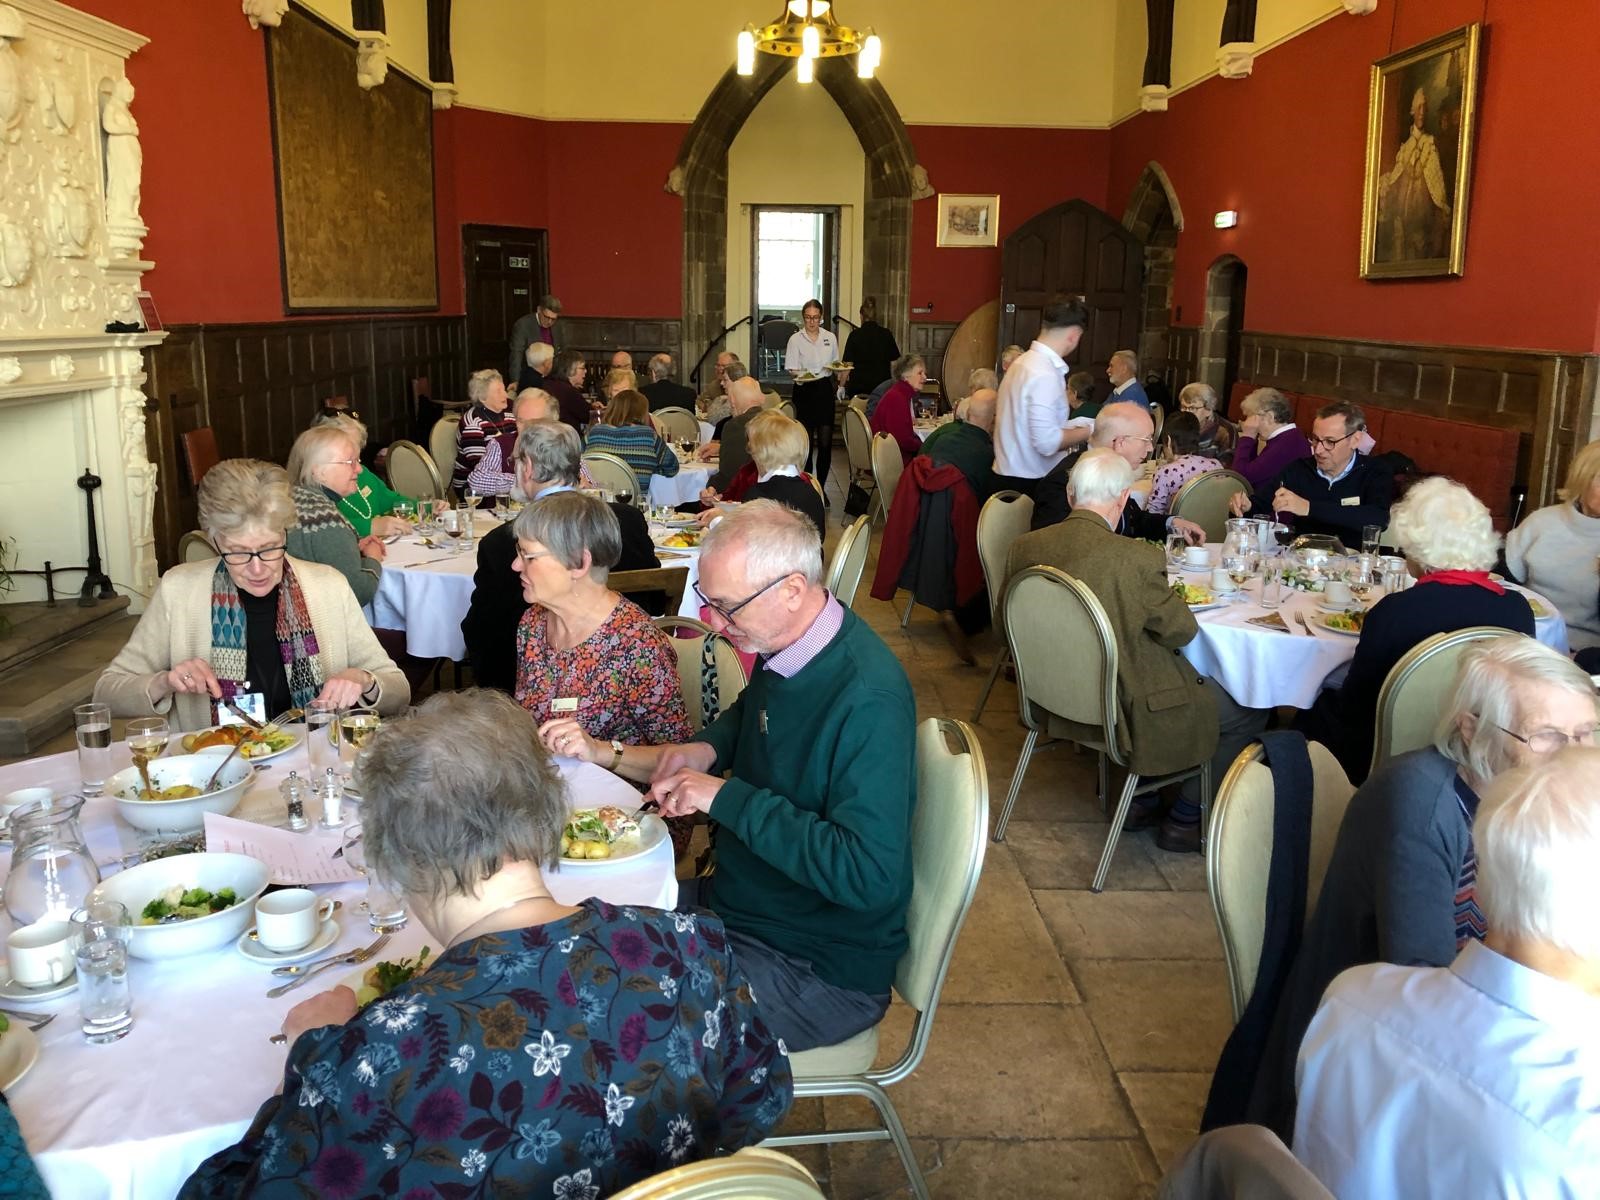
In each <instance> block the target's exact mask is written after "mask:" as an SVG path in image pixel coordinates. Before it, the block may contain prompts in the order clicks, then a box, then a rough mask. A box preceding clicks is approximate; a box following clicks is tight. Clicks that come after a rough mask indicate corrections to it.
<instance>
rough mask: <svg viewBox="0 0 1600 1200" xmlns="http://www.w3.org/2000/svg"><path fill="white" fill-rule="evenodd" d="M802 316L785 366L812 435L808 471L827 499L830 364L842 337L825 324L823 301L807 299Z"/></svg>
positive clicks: (830, 442)
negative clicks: (792, 378)
mask: <svg viewBox="0 0 1600 1200" xmlns="http://www.w3.org/2000/svg"><path fill="white" fill-rule="evenodd" d="M800 320H801V322H802V323H801V326H800V328H799V329H797V330H795V332H794V334H793V335H792V336H791V337H790V338H789V346H788V349H786V350H785V351H784V352H783V369H784V370H785V371H788V372H789V374H790V375H791V376H793V377H794V379H795V385H794V413H795V416H797V417H799V418H800V424H802V425H804V426H805V427H806V434H807V436H808V437H809V438H810V439H811V450H810V453H809V454H807V455H806V471H807V472H809V473H811V474H814V475H815V476H816V477H817V482H818V483H820V484H822V495H823V502H824V503H826V502H827V495H828V467H829V465H830V463H829V460H830V459H831V458H832V457H833V392H834V385H833V372H832V371H830V370H829V365H830V364H832V363H836V362H838V361H839V341H838V339H837V338H835V337H834V336H833V334H831V333H830V332H828V331H827V330H826V329H824V328H823V327H822V301H820V300H807V301H806V305H805V307H804V308H802V309H801V310H800ZM813 376H814V378H811V377H813ZM802 381H803V382H802ZM813 464H815V465H813Z"/></svg>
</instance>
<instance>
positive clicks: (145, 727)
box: [127, 717, 172, 792]
mask: <svg viewBox="0 0 1600 1200" xmlns="http://www.w3.org/2000/svg"><path fill="white" fill-rule="evenodd" d="M171 738H172V731H171V729H170V728H168V726H167V719H166V718H165V717H139V718H138V719H137V720H133V721H129V722H128V729H127V739H128V749H129V750H130V751H131V752H132V753H133V764H134V766H136V767H138V768H139V778H140V780H142V781H143V783H144V790H145V791H147V792H154V791H155V788H154V787H153V786H152V785H151V783H150V760H151V759H153V758H159V757H160V756H161V752H162V751H163V750H165V749H166V748H167V742H168V741H169V740H171Z"/></svg>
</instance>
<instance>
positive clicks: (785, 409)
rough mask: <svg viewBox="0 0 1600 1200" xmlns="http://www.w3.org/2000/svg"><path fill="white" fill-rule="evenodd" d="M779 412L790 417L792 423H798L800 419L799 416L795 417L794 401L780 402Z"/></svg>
mask: <svg viewBox="0 0 1600 1200" xmlns="http://www.w3.org/2000/svg"><path fill="white" fill-rule="evenodd" d="M778 411H779V412H781V413H782V414H783V415H784V416H786V417H788V418H789V420H791V421H798V420H799V419H800V418H799V417H798V416H796V415H795V407H794V401H793V400H781V401H779V402H778Z"/></svg>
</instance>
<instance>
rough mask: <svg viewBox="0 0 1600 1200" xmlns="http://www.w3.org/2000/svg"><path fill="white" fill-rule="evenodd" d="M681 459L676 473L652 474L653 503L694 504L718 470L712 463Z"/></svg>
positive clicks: (651, 501)
mask: <svg viewBox="0 0 1600 1200" xmlns="http://www.w3.org/2000/svg"><path fill="white" fill-rule="evenodd" d="M673 453H674V454H676V453H677V452H676V451H674V452H673ZM679 461H680V464H681V465H680V466H679V467H678V473H677V474H676V475H670V476H669V475H652V476H650V503H651V504H656V505H669V506H674V507H675V506H677V505H679V504H692V503H694V501H696V500H698V499H700V493H701V492H703V491H705V488H706V482H707V481H708V480H709V479H710V478H711V476H712V474H713V473H714V472H715V471H716V467H714V466H713V465H712V464H711V463H702V462H687V463H685V462H682V460H679Z"/></svg>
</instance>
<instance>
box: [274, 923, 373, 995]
mask: <svg viewBox="0 0 1600 1200" xmlns="http://www.w3.org/2000/svg"><path fill="white" fill-rule="evenodd" d="M393 936H394V935H393V934H390V933H384V934H383V935H382V936H380V937H379V938H378V940H377V941H375V942H373V943H372V945H370V946H363V947H362V948H361V949H360V950H353V951H351V952H350V953H349V954H345V955H342V956H340V957H339V958H325V959H323V960H322V961H321V962H319V963H314V964H312V966H311V967H310V968H309V969H306V968H300V970H301V971H302V972H303V973H301V974H297V975H295V976H294V978H292V979H290V980H289V982H288V983H280V984H279V985H278V986H277V987H275V988H272V989H271V990H270V991H268V992H267V999H269V1000H275V999H277V998H278V997H279V996H281V995H283V994H284V993H285V992H288V991H292V990H293V989H295V988H297V987H299V986H300V985H301V984H302V983H304V982H305V981H306V980H308V979H310V978H311V977H312V976H313V975H320V974H322V972H324V971H326V970H327V969H328V968H329V967H338V966H351V967H353V966H355V965H356V964H357V963H364V962H366V961H367V960H368V959H369V958H371V957H372V956H373V955H375V954H377V953H378V952H379V951H380V950H382V949H383V948H384V947H385V946H387V945H388V944H389V939H390V938H391V937H393ZM288 969H289V968H287V967H276V968H274V969H273V974H277V973H278V972H279V971H287V970H288Z"/></svg>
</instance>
